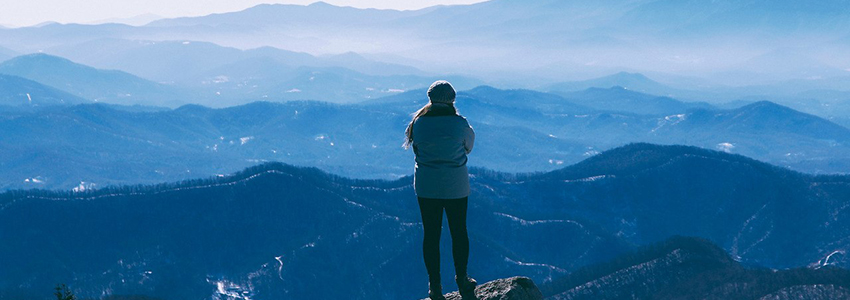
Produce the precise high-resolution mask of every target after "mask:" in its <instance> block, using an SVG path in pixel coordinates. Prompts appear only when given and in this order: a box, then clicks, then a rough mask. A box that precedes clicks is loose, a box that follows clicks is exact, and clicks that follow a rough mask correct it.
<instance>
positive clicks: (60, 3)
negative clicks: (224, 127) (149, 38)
mask: <svg viewBox="0 0 850 300" xmlns="http://www.w3.org/2000/svg"><path fill="white" fill-rule="evenodd" d="M316 1H317V0H178V1H175V0H82V1H69V0H2V5H0V6H2V9H0V25H3V26H14V27H20V26H30V25H35V24H39V23H43V22H48V21H54V22H60V23H92V22H98V21H102V20H108V19H115V18H130V17H135V16H139V15H144V14H154V15H158V16H162V17H181V16H201V15H207V14H211V13H220V12H230V11H237V10H242V9H245V8H248V7H251V6H255V5H258V4H262V3H282V4H302V5H303V4H310V3H313V2H316ZM324 2H327V3H330V4H334V5H339V6H353V7H360V8H389V9H419V8H424V7H428V6H433V5H441V4H442V5H450V4H470V3H476V2H484V0H324Z"/></svg>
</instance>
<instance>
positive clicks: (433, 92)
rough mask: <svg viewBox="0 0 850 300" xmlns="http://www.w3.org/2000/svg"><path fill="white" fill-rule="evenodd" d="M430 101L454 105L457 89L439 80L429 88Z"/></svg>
mask: <svg viewBox="0 0 850 300" xmlns="http://www.w3.org/2000/svg"><path fill="white" fill-rule="evenodd" d="M428 99H430V100H431V103H446V104H452V103H454V102H455V88H454V87H452V84H451V83H449V82H448V81H445V80H437V81H435V82H434V83H433V84H431V87H430V88H428Z"/></svg>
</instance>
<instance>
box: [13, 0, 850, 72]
mask: <svg viewBox="0 0 850 300" xmlns="http://www.w3.org/2000/svg"><path fill="white" fill-rule="evenodd" d="M847 7H848V2H847V0H829V1H818V2H816V3H815V2H807V3H799V2H798V1H785V0H783V1H780V2H776V1H770V2H765V1H758V0H746V1H740V0H723V1H714V2H710V3H703V2H677V1H665V0H611V1H596V2H593V3H586V2H581V1H561V0H558V1H555V0H535V1H517V0H493V1H487V2H482V3H478V4H473V5H454V6H441V7H432V8H426V9H421V10H415V11H394V10H375V9H355V8H350V7H336V6H333V5H329V4H325V3H315V4H313V5H309V6H300V5H259V6H256V7H253V8H249V9H246V10H243V11H239V12H232V13H223V14H214V15H209V16H203V17H192V18H175V19H163V20H158V21H155V22H152V23H150V24H147V25H145V26H139V27H134V26H128V25H119V24H102V25H77V24H68V25H63V24H50V25H45V26H41V27H29V28H15V29H3V30H0V37H2V39H0V40H3V41H4V42H3V45H2V46H4V47H8V48H11V49H14V50H16V51H18V52H21V53H28V52H35V51H40V50H43V51H48V50H49V49H51V48H54V47H63V46H65V47H67V46H68V45H75V44H84V43H87V42H90V41H92V40H97V39H127V40H149V41H166V40H172V41H174V40H177V41H185V40H189V41H205V42H212V43H216V44H219V45H223V46H229V47H236V48H239V49H251V48H259V47H264V46H272V47H276V48H281V49H287V50H292V51H299V52H307V53H312V54H314V55H316V54H339V53H346V52H350V51H354V52H357V53H361V54H364V55H367V56H371V57H381V60H383V61H391V62H394V63H401V64H403V65H412V66H414V67H416V68H418V69H422V70H425V71H428V72H438V73H463V74H465V75H468V76H470V75H471V76H474V77H479V78H483V79H484V80H487V81H493V83H495V84H499V85H502V84H506V83H508V84H511V83H512V84H513V85H511V86H507V87H517V86H524V87H530V86H528V85H535V84H539V83H540V81H541V80H540V79H541V78H544V79H546V80H543V81H549V82H557V81H563V79H564V78H570V79H581V78H592V77H599V76H603V75H607V74H613V73H616V72H619V71H623V70H629V71H635V70H639V71H642V72H644V73H646V72H649V73H663V74H674V75H679V76H698V77H704V78H708V79H709V81H713V82H716V83H724V84H729V85H733V86H739V85H752V84H765V83H769V82H776V81H781V80H788V79H809V80H812V79H817V78H823V79H826V78H832V77H847V76H848V75H850V74H848V71H847V69H848V68H850V59H848V58H846V57H842V55H840V53H844V52H847V49H848V47H850V44H848V41H847V40H848V39H847V37H848V36H850V29H847V28H850V26H848V25H850V24H848V23H850V21H847V20H850V18H849V17H848V16H850V12H848V10H847ZM670 16H673V17H670ZM269 37H274V38H269ZM94 49H96V48H94Z"/></svg>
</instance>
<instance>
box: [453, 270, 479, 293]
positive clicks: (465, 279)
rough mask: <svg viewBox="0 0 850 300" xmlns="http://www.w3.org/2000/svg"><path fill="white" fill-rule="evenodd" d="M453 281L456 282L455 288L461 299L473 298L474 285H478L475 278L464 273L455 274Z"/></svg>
mask: <svg viewBox="0 0 850 300" xmlns="http://www.w3.org/2000/svg"><path fill="white" fill-rule="evenodd" d="M455 282H457V290H458V292H460V296H461V297H462V298H463V299H475V286H476V285H478V282H477V281H475V279H472V278H471V277H469V276H466V275H464V276H462V277H458V276H455Z"/></svg>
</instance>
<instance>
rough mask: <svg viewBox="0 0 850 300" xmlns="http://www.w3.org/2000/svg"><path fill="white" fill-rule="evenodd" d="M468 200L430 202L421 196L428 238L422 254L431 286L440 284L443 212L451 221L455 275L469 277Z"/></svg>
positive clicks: (424, 224)
mask: <svg viewBox="0 0 850 300" xmlns="http://www.w3.org/2000/svg"><path fill="white" fill-rule="evenodd" d="M468 199H469V198H468V197H463V198H460V199H430V198H422V197H419V212H420V213H421V214H422V227H424V228H425V238H424V240H423V241H422V254H423V255H424V257H425V268H426V269H427V270H428V278H429V280H430V282H431V283H432V284H438V283H440V231H441V230H442V228H443V210H444V209H445V211H446V217H448V221H449V232H451V235H452V257H454V263H455V275H458V277H463V276H466V264H467V261H468V260H469V237H468V236H467V233H466V206H467V203H468Z"/></svg>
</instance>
